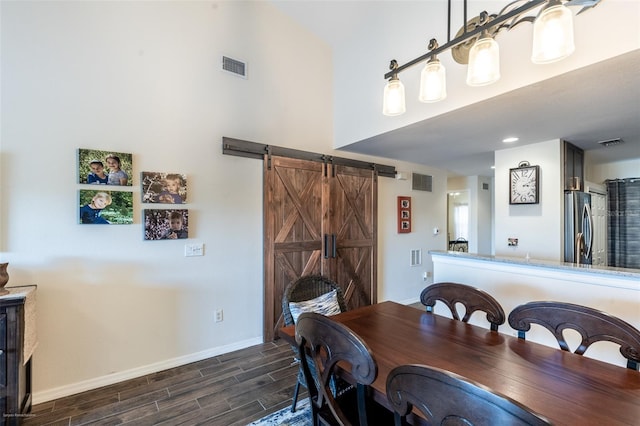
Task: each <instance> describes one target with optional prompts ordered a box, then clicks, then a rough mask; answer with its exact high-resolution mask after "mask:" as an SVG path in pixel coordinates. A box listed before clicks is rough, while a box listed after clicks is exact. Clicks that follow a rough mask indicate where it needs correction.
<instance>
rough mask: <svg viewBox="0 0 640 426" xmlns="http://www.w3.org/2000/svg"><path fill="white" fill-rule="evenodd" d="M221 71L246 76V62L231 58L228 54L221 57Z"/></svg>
mask: <svg viewBox="0 0 640 426" xmlns="http://www.w3.org/2000/svg"><path fill="white" fill-rule="evenodd" d="M222 71H226V72H229V73H231V74H234V75H237V76H238V77H242V78H247V64H246V63H245V62H242V61H238V60H237V59H231V58H229V57H228V56H223V57H222Z"/></svg>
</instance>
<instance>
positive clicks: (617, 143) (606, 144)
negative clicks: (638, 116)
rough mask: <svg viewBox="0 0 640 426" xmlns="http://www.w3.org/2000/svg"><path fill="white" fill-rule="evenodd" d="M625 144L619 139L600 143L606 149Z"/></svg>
mask: <svg viewBox="0 0 640 426" xmlns="http://www.w3.org/2000/svg"><path fill="white" fill-rule="evenodd" d="M623 142H624V141H623V140H622V139H620V138H617V139H608V140H606V141H600V142H598V143H599V144H600V145H602V146H604V147H605V148H606V147H608V146H613V145H620V144H621V143H623Z"/></svg>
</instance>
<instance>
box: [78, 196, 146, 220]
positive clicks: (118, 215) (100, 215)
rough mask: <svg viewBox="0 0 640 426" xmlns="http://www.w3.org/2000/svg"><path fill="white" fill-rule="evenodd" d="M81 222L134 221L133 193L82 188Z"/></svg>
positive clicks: (80, 197)
mask: <svg viewBox="0 0 640 426" xmlns="http://www.w3.org/2000/svg"><path fill="white" fill-rule="evenodd" d="M79 199H80V203H79V205H80V206H79V208H80V213H79V223H81V224H84V225H109V224H117V225H129V224H132V223H133V193H132V192H123V191H95V190H89V189H81V190H80V196H79Z"/></svg>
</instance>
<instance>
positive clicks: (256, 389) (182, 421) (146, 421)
mask: <svg viewBox="0 0 640 426" xmlns="http://www.w3.org/2000/svg"><path fill="white" fill-rule="evenodd" d="M292 362H293V351H292V350H291V346H290V345H288V344H286V343H284V342H283V341H282V340H279V341H276V342H273V343H265V344H262V345H257V346H252V347H250V348H246V349H242V350H239V351H235V352H232V353H228V354H224V355H220V356H216V357H213V358H209V359H206V360H203V361H199V362H195V363H192V364H188V365H184V366H181V367H177V368H173V369H171V370H165V371H161V372H159V373H154V374H149V375H147V376H144V377H140V378H137V379H132V380H128V381H126V382H121V383H116V384H114V385H110V386H106V387H103V388H100V389H96V390H91V391H87V392H83V393H80V394H77V395H72V396H68V397H65V398H61V399H57V400H55V401H49V402H45V403H42V404H37V405H34V406H33V409H32V412H31V416H30V417H28V418H27V419H25V421H24V423H23V425H24V426H44V425H55V426H62V425H69V426H71V425H92V426H93V425H121V424H124V425H127V426H132V425H171V426H174V425H207V426H217V425H219V426H232V425H233V426H241V425H242V426H244V425H246V424H248V423H251V422H252V421H254V420H257V419H259V418H261V417H263V416H265V415H267V414H269V413H272V412H274V411H277V410H279V409H280V408H283V407H286V406H289V405H290V404H291V398H292V396H293V388H294V387H295V384H296V378H297V373H298V366H297V365H292ZM305 397H306V390H305V389H304V388H301V398H305Z"/></svg>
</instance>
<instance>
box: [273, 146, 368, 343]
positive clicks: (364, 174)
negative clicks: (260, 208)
mask: <svg viewBox="0 0 640 426" xmlns="http://www.w3.org/2000/svg"><path fill="white" fill-rule="evenodd" d="M264 185H265V186H264V227H265V231H264V249H265V256H264V271H265V277H264V283H265V289H264V297H265V299H264V340H265V341H271V340H273V339H274V337H275V336H276V332H277V330H278V328H280V327H282V326H283V325H284V324H283V319H282V306H281V302H282V295H283V293H284V289H285V288H286V286H287V285H289V283H291V282H292V281H294V280H296V279H297V278H298V277H300V276H303V275H310V274H322V275H325V276H328V277H329V278H331V279H333V280H334V281H335V282H337V283H338V284H340V285H341V286H342V288H343V290H344V293H345V298H346V301H347V305H348V307H349V308H350V309H353V308H355V307H358V306H363V305H367V304H371V303H375V302H376V296H377V295H376V222H377V216H376V207H377V176H376V174H375V172H374V171H373V170H371V169H359V168H356V167H347V166H339V165H332V164H328V163H322V162H317V161H309V160H301V159H293V158H287V157H278V156H271V157H269V158H267V157H265V160H264Z"/></svg>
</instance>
